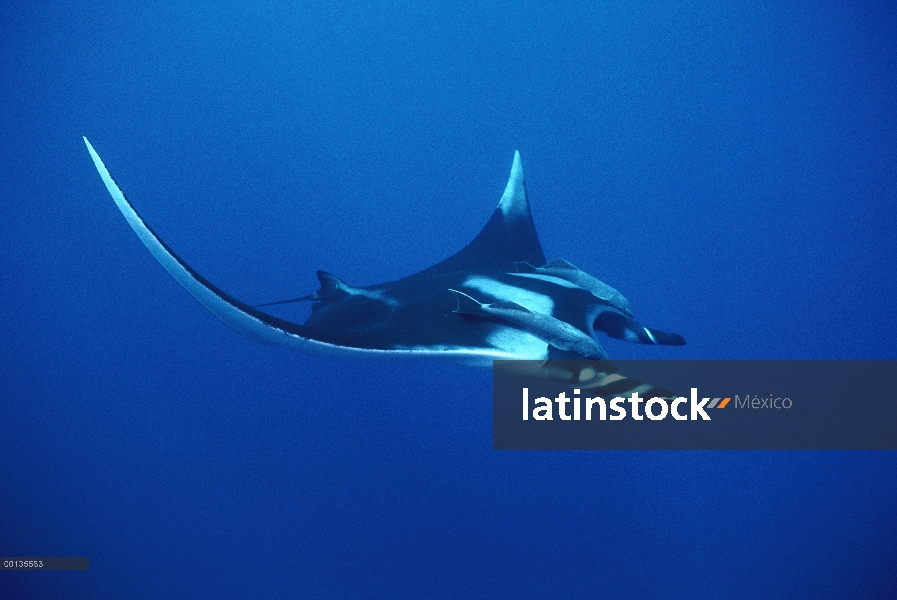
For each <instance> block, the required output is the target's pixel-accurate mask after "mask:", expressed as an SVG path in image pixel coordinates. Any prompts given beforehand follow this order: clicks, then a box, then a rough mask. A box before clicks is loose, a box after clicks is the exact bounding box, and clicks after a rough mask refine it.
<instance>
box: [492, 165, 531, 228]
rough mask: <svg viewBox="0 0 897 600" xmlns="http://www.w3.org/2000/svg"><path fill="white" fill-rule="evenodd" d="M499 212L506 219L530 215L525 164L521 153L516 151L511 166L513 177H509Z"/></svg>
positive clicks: (499, 204)
mask: <svg viewBox="0 0 897 600" xmlns="http://www.w3.org/2000/svg"><path fill="white" fill-rule="evenodd" d="M498 208H499V210H500V211H501V212H502V213H503V214H504V215H505V217H516V216H523V215H527V216H528V215H529V203H528V202H527V200H526V185H525V184H524V180H523V162H522V161H521V160H520V152H519V151H517V150H515V151H514V163H513V164H512V165H511V175H510V177H508V185H507V186H505V192H504V194H502V196H501V201H500V202H499V203H498Z"/></svg>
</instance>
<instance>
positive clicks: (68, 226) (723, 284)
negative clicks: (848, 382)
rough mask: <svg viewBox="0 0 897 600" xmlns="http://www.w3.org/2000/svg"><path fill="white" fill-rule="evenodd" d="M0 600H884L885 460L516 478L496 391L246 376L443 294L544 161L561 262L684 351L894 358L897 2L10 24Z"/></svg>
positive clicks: (650, 456) (274, 372) (216, 12)
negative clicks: (252, 313) (363, 296)
mask: <svg viewBox="0 0 897 600" xmlns="http://www.w3.org/2000/svg"><path fill="white" fill-rule="evenodd" d="M0 57H2V60H0V82H2V86H0V148H2V151H0V197H2V198H3V200H4V201H3V202H2V203H0V243H2V245H3V247H2V250H3V252H2V269H0V278H2V279H0V289H2V293H0V311H2V315H3V334H2V336H0V353H2V354H0V365H2V367H0V555H3V556H25V555H34V556H89V557H90V560H91V568H90V570H89V571H87V572H52V573H48V572H44V573H21V572H2V573H0V598H49V597H59V598H63V597H65V598H125V597H129V598H132V597H145V598H156V597H168V598H194V597H220V598H247V597H249V598H272V597H310V598H318V597H321V598H380V597H384V598H393V597H395V598H402V597H413V598H417V597H448V598H454V597H461V598H466V597H470V598H486V597H496V598H504V597H507V598H546V597H548V598H562V597H583V598H592V597H599V598H894V597H897V592H895V590H897V542H895V540H897V535H895V534H897V456H895V454H894V453H892V452H891V453H889V452H862V453H860V452H804V453H801V452H496V451H493V450H492V449H491V443H492V442H491V434H492V431H491V426H492V421H491V376H490V373H489V372H488V371H478V370H472V369H466V368H463V367H459V366H454V365H451V364H443V363H440V362H415V363H400V362H398V363H389V362H363V361H346V360H338V359H334V358H322V357H316V356H304V355H301V354H293V353H289V352H286V351H283V350H278V349H271V348H267V347H263V346H257V345H254V344H252V343H251V342H249V341H247V340H245V339H243V338H241V337H240V336H239V335H237V334H236V333H234V332H232V331H231V330H229V329H228V328H226V327H225V326H223V325H222V324H221V323H219V322H218V321H217V320H216V319H215V318H214V317H212V316H211V315H210V314H209V313H207V312H206V311H205V310H204V309H203V308H202V307H200V306H199V305H198V304H197V303H196V302H195V301H194V300H193V299H192V298H190V297H189V295H188V294H186V293H185V292H184V291H183V290H182V289H181V288H180V287H179V286H178V285H177V284H176V283H175V282H174V281H172V280H171V278H170V277H169V276H168V275H167V274H166V273H165V272H164V271H163V270H162V269H161V268H159V266H158V265H157V263H156V262H155V261H154V260H153V258H152V257H151V256H150V255H149V254H148V253H147V252H146V250H145V249H144V248H143V246H142V245H141V244H140V243H139V241H138V240H137V239H136V238H135V236H134V235H133V233H132V232H131V231H130V229H129V228H128V227H127V225H126V223H125V222H124V220H123V219H122V218H121V215H120V214H119V213H118V210H117V209H116V207H115V206H114V204H113V203H112V201H111V200H110V198H109V196H108V194H107V192H106V191H105V190H104V189H103V186H102V184H101V182H100V179H99V177H98V176H97V173H96V171H95V169H94V168H93V165H92V164H91V161H90V158H89V156H88V155H87V152H86V151H85V148H84V144H83V142H82V141H81V136H82V135H86V136H87V137H88V138H89V139H90V140H91V142H92V143H93V144H94V146H95V147H96V148H97V150H98V151H99V153H100V154H101V156H102V157H103V159H104V160H105V161H106V163H107V165H108V166H109V168H110V170H111V171H112V173H113V174H114V175H115V177H116V179H117V181H118V182H119V184H120V185H121V186H122V187H123V189H124V191H125V193H126V194H128V197H129V199H130V200H131V201H132V202H133V203H134V204H135V205H136V207H137V208H138V210H140V211H141V214H142V215H143V216H144V217H145V218H146V219H147V221H148V222H149V223H150V224H151V225H152V226H153V228H154V229H155V230H156V231H157V232H158V233H159V234H160V235H161V236H162V237H163V239H165V240H166V242H168V243H169V245H171V246H172V247H173V248H174V249H175V250H176V251H177V252H178V253H179V254H180V255H181V256H182V257H184V258H185V259H186V260H188V261H189V262H190V263H191V264H192V265H193V266H194V267H196V268H197V269H198V270H199V271H200V272H201V273H203V274H204V275H205V276H206V277H207V278H209V279H210V280H211V281H213V282H215V283H216V284H217V285H219V286H220V287H221V288H223V289H225V290H227V291H228V292H230V293H232V294H234V295H236V296H238V297H240V298H241V299H244V300H245V301H247V302H251V303H257V302H265V301H271V300H278V299H282V298H288V297H295V296H299V295H303V294H306V293H310V292H311V291H313V290H314V289H316V288H317V281H316V279H315V275H314V273H315V270H316V269H325V270H327V271H330V272H333V273H335V274H336V275H338V276H340V277H341V278H343V279H345V280H346V281H348V282H350V283H353V284H357V285H364V284H371V283H375V282H380V281H385V280H390V279H394V278H398V277H401V276H404V275H407V274H410V273H412V272H415V271H417V270H419V269H421V268H424V267H426V266H429V265H431V264H434V263H435V262H438V261H439V260H442V259H443V258H445V257H447V256H449V255H450V254H452V253H454V252H455V251H457V250H458V249H460V248H461V247H462V246H463V245H465V244H466V243H467V242H468V241H469V240H470V239H472V238H473V237H474V236H475V235H476V233H477V232H478V231H479V229H480V228H481V227H482V225H483V224H484V223H485V222H486V220H487V219H488V217H489V215H490V214H491V212H492V210H493V209H494V207H495V204H496V203H497V201H498V198H499V197H500V194H501V192H502V190H503V188H504V184H505V181H506V178H507V175H508V170H509V167H510V164H511V158H512V156H513V151H514V150H515V149H517V150H520V152H521V155H522V157H523V164H524V170H525V173H526V178H527V189H528V192H529V197H530V202H531V204H532V210H533V213H534V218H535V221H536V226H537V228H538V230H539V233H540V237H541V240H542V244H543V247H544V248H545V251H546V255H547V256H548V258H549V260H551V259H554V258H565V259H567V260H569V261H571V262H573V263H574V264H576V265H577V266H579V267H581V268H583V269H584V270H587V271H589V272H591V273H593V274H595V275H596V276H598V277H599V278H601V279H602V280H604V281H606V282H608V283H609V284H611V285H613V286H614V287H616V288H617V289H619V290H620V291H621V292H622V293H623V294H624V295H625V296H626V297H627V298H628V299H629V300H630V302H631V303H632V305H633V308H634V312H635V314H636V315H637V316H638V317H639V319H640V320H641V321H642V322H643V323H645V324H646V325H649V326H654V327H658V328H660V329H665V330H670V331H675V332H677V333H680V334H682V335H684V336H685V337H686V339H687V340H688V345H687V346H684V347H681V348H669V347H667V348H663V347H647V346H632V345H628V344H625V343H622V342H614V341H613V340H609V341H608V342H607V343H606V344H605V348H606V349H607V350H608V352H609V353H610V355H611V356H612V357H615V358H671V359H672V358H676V359H679V358H700V359H730V358H737V359H752V358H764V359H779V358H781V359H818V358H827V359H895V358H897V342H895V339H897V325H895V313H897V286H895V265H897V217H895V199H897V151H895V150H897V135H895V134H897V10H895V6H894V5H893V4H892V3H889V2H879V3H874V2H824V3H784V5H779V4H776V3H771V4H770V3H765V4H764V3H713V2H703V3H675V2H659V3H642V2H633V3H624V2H606V3H605V2H588V3H587V2H569V3H566V2H565V3H539V2H513V3H512V2H492V3H488V6H484V5H483V3H455V4H452V5H447V4H446V3H426V2H417V1H414V2H372V3H353V2H332V3H300V4H298V5H297V4H290V3H283V4H274V3H262V2H258V3H237V2H217V3H211V2H206V3H182V2H162V3H146V4H140V5H137V6H131V5H129V4H127V3H124V4H123V3H111V2H95V3H75V2H65V1H60V2H54V3H45V4H39V5H38V4H34V3H23V2H9V3H6V4H4V5H3V6H2V7H0Z"/></svg>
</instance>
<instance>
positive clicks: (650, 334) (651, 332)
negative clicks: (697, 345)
mask: <svg viewBox="0 0 897 600" xmlns="http://www.w3.org/2000/svg"><path fill="white" fill-rule="evenodd" d="M592 327H593V328H594V329H595V331H600V332H602V333H605V334H607V335H608V336H610V337H612V338H616V339H618V340H625V341H627V342H636V343H639V344H657V345H660V346H684V345H685V338H684V337H682V336H681V335H679V334H676V333H669V332H666V331H661V330H660V329H649V328H648V327H644V326H642V325H641V324H640V323H639V322H638V321H636V320H635V319H631V318H629V317H627V316H626V315H623V314H620V313H618V312H616V311H613V310H606V311H603V312H601V313H599V314H598V316H597V317H595V322H594V323H593V325H592Z"/></svg>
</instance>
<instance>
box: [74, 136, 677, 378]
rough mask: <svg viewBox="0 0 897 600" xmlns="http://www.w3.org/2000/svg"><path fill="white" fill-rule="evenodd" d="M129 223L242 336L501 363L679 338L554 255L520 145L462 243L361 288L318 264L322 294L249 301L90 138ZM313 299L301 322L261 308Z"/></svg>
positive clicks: (314, 347)
mask: <svg viewBox="0 0 897 600" xmlns="http://www.w3.org/2000/svg"><path fill="white" fill-rule="evenodd" d="M84 143H85V144H87V150H88V151H89V152H90V156H91V158H92V159H93V163H94V165H95V166H96V168H97V171H99V173H100V177H101V178H102V180H103V183H105V184H106V189H107V190H109V193H110V194H111V195H112V199H113V200H114V201H115V204H116V205H117V206H118V208H119V210H121V213H122V215H124V217H125V220H126V221H127V222H128V224H129V225H130V226H131V228H132V229H133V230H134V233H136V234H137V237H138V238H140V241H142V242H143V244H144V245H145V246H146V247H147V249H148V250H149V251H150V253H151V254H152V255H153V256H154V257H155V258H156V260H158V261H159V263H160V264H161V265H162V266H163V267H164V268H165V270H166V271H168V273H169V274H170V275H171V276H172V277H174V279H175V281H177V282H178V283H179V284H181V286H183V287H184V289H186V290H187V291H188V292H189V293H190V295H192V296H193V297H194V298H196V300H198V301H199V303H200V304H202V305H203V306H204V307H206V308H207V309H208V310H209V311H210V312H211V313H212V314H213V315H215V316H216V317H218V318H219V319H220V320H221V321H223V322H224V323H225V324H227V325H228V326H230V327H231V328H233V329H234V330H235V331H237V332H238V333H240V334H242V335H244V336H245V337H247V338H249V339H251V340H254V341H256V342H260V343H262V344H268V345H272V346H280V347H284V348H290V349H294V350H299V351H302V352H314V353H329V354H338V355H344V356H356V357H370V358H377V357H383V358H445V359H449V360H452V361H455V362H459V363H463V364H467V365H472V366H491V365H492V361H494V360H518V359H519V360H533V361H546V360H549V359H566V360H584V359H605V358H607V353H606V352H605V351H604V349H603V348H602V347H601V345H600V343H599V341H598V337H597V333H599V332H600V333H602V334H605V335H608V336H610V337H612V338H616V339H621V340H627V341H630V342H636V343H641V344H661V345H672V346H676V345H682V344H684V343H685V340H684V339H683V338H682V336H679V335H677V334H675V333H667V332H665V331H660V330H658V329H649V328H648V327H644V326H642V325H641V324H640V323H639V322H638V321H636V320H635V319H634V318H633V314H632V309H631V307H630V305H629V302H628V301H627V300H626V298H624V297H623V295H622V294H620V292H618V291H617V290H615V289H614V288H612V287H611V286H609V285H607V284H606V283H603V282H601V281H599V280H598V279H596V278H595V277H593V276H591V275H589V274H588V273H585V272H584V271H581V270H580V269H578V268H576V267H575V266H573V265H572V264H571V263H569V262H567V261H565V260H555V261H552V262H550V263H546V260H545V255H544V253H543V251H542V246H541V244H540V243H539V238H538V236H537V234H536V228H535V225H534V223H533V218H532V214H531V213H530V207H529V201H528V200H527V196H526V186H525V184H524V180H523V167H522V165H521V161H520V154H519V152H515V153H514V161H513V165H512V166H511V175H510V177H509V179H508V183H507V186H506V187H505V190H504V194H503V195H502V197H501V201H500V202H499V203H498V207H497V208H496V209H495V212H494V213H493V214H492V217H491V218H490V219H489V221H488V222H487V223H486V226H485V227H484V228H483V230H482V231H480V233H479V235H477V236H476V237H475V238H474V239H473V241H472V242H470V243H469V244H468V245H467V246H466V247H464V248H463V249H462V250H461V251H460V252H458V253H457V254H455V255H454V256H451V257H449V258H447V259H445V260H443V261H442V262H440V263H438V264H436V265H433V266H432V267H429V268H427V269H424V270H423V271H420V272H418V273H415V274H413V275H409V276H407V277H404V278H402V279H399V280H397V281H391V282H388V283H380V284H376V285H368V286H361V287H355V286H352V285H349V284H347V283H345V282H343V281H342V280H340V279H339V278H337V277H335V276H334V275H331V274H329V273H326V272H324V271H318V273H317V275H318V280H319V281H320V284H321V287H320V289H319V290H317V291H316V292H314V293H312V294H310V295H307V296H303V297H301V298H294V299H291V300H283V301H280V302H271V303H267V304H259V305H255V306H253V305H250V304H247V303H245V302H242V301H240V300H237V299H236V298H234V297H233V296H231V295H230V294H227V293H226V292H224V291H222V290H221V289H219V288H218V287H216V286H215V285H213V284H212V283H211V282H209V281H208V280H207V279H206V278H205V277H203V276H202V275H200V274H199V273H198V272H197V271H196V270H195V269H194V268H193V267H191V266H190V265H189V264H187V263H186V262H185V261H184V260H183V259H182V258H181V257H179V256H178V255H177V254H175V253H174V251H173V250H172V249H171V248H170V247H169V246H168V245H167V244H166V243H165V242H163V241H162V239H161V238H160V237H159V236H158V235H156V233H155V232H154V231H153V230H152V229H151V228H150V227H149V225H147V224H146V222H145V221H144V220H143V218H141V216H140V215H139V214H138V213H137V211H136V210H135V209H134V207H133V206H132V205H131V203H130V202H129V201H128V200H127V198H125V195H124V193H122V191H121V189H120V188H119V187H118V185H117V184H116V183H115V181H114V180H113V179H112V176H111V175H110V174H109V171H108V170H107V169H106V166H105V165H104V164H103V161H102V160H101V159H100V156H99V155H98V154H97V152H96V151H95V150H94V148H93V146H92V145H91V144H90V142H89V141H87V138H84ZM287 302H311V303H312V305H311V315H310V316H309V317H308V319H307V320H306V321H305V322H304V323H294V322H291V321H287V320H284V319H281V318H278V317H276V316H274V315H271V314H268V313H267V312H265V311H263V310H261V309H262V308H263V307H266V306H270V305H273V304H283V303H287Z"/></svg>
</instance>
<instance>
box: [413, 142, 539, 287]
mask: <svg viewBox="0 0 897 600" xmlns="http://www.w3.org/2000/svg"><path fill="white" fill-rule="evenodd" d="M521 261H525V262H528V263H530V264H534V265H544V264H545V254H544V253H543V252H542V245H541V244H540V243H539V236H538V235H537V234H536V226H535V224H534V223H533V216H532V213H531V212H530V208H529V201H528V200H527V198H526V184H525V183H524V180H523V165H522V163H521V161H520V153H519V152H514V164H513V165H512V166H511V176H510V177H509V178H508V185H507V186H505V192H504V194H503V195H502V197H501V201H500V202H499V203H498V207H497V208H496V209H495V212H494V213H492V217H491V218H490V219H489V221H488V222H487V223H486V226H485V227H483V229H482V231H480V233H479V234H478V235H477V236H476V237H475V238H474V239H473V241H472V242H470V243H469V244H467V246H465V247H464V248H463V249H462V250H461V251H460V252H458V253H457V254H455V255H453V256H450V257H449V258H447V259H445V260H444V261H442V262H440V263H437V264H435V265H433V266H432V267H429V268H427V269H424V270H423V271H420V272H418V273H415V274H414V275H409V276H408V277H406V278H405V279H415V278H421V277H433V276H436V275H443V274H445V273H455V272H458V271H475V272H480V273H482V272H489V271H495V272H498V271H500V272H505V273H508V272H510V273H513V272H514V263H515V262H521Z"/></svg>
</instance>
